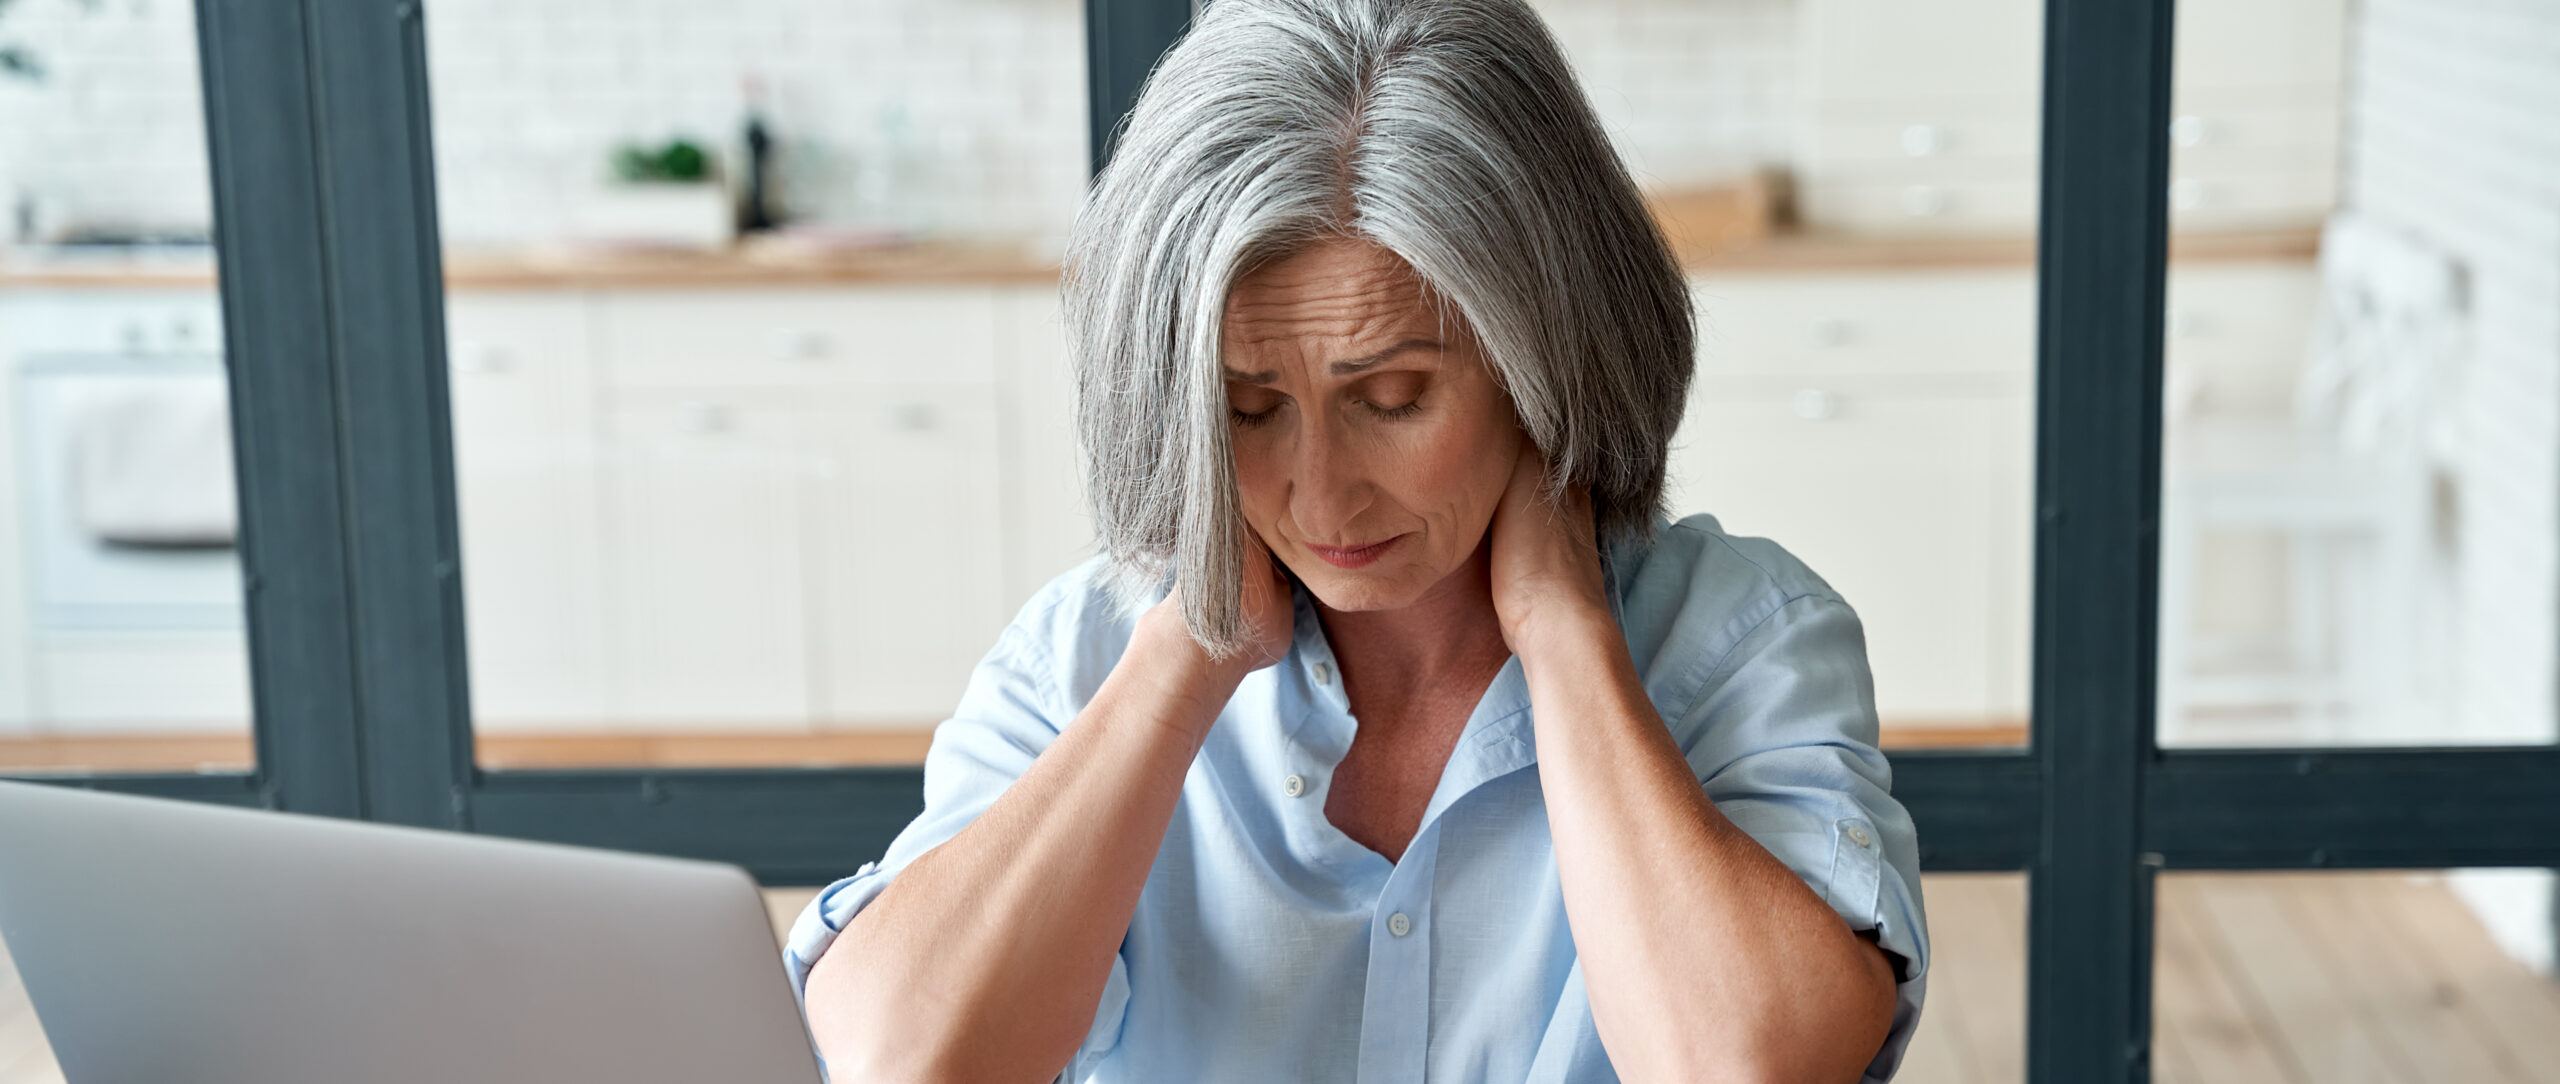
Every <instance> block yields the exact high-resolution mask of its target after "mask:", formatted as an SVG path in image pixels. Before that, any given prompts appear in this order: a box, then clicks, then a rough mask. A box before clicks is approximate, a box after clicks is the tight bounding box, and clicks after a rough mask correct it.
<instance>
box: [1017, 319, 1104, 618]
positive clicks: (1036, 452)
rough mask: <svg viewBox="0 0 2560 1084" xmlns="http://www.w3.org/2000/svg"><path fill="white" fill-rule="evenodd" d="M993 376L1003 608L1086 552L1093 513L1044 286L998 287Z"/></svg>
mask: <svg viewBox="0 0 2560 1084" xmlns="http://www.w3.org/2000/svg"><path fill="white" fill-rule="evenodd" d="M1004 302H1005V304H1004V307H1003V308H1002V309H1001V310H1000V312H1001V314H1002V319H1003V321H1004V325H1005V334H1004V337H1003V340H1002V343H1003V351H1002V353H1001V355H1000V361H999V366H1000V368H999V369H998V372H999V374H1000V379H999V380H998V382H997V384H996V409H997V417H998V418H999V419H1001V425H1002V431H1001V432H1000V433H999V434H998V438H999V440H1000V442H1001V450H1002V454H1003V457H1004V458H1003V465H1002V469H1003V471H1004V479H1005V485H1004V492H1005V499H1004V500H1005V503H1004V515H1005V531H1004V540H1005V551H1006V552H1005V555H1004V562H1005V577H1006V583H1005V609H1006V612H1008V613H1010V612H1012V610H1013V609H1015V608H1017V607H1019V606H1020V605H1021V604H1022V602H1023V601H1024V600H1025V599H1028V598H1030V597H1031V594H1032V592H1034V591H1037V590H1039V589H1040V588H1041V587H1042V586H1043V585H1045V584H1047V583H1048V582H1049V581H1050V580H1051V579H1052V578H1054V577H1056V576H1057V575H1058V574H1059V573H1061V572H1065V571H1066V570H1068V569H1070V568H1073V567H1075V565H1076V563H1077V562H1079V561H1082V560H1084V559H1085V558H1087V557H1090V556H1092V555H1093V552H1094V538H1093V517H1092V514H1091V513H1090V512H1089V511H1088V510H1087V506H1086V504H1085V496H1084V478H1083V475H1082V473H1081V472H1080V471H1079V470H1078V469H1077V463H1076V454H1077V453H1076V419H1075V410H1076V404H1075V384H1074V377H1073V374H1072V373H1071V372H1069V370H1068V357H1067V339H1066V334H1067V333H1066V328H1065V327H1064V326H1063V325H1062V324H1061V323H1060V319H1059V312H1058V291H1057V289H1056V288H1055V287H1051V286H1037V287H1024V288H1021V289H1016V290H1008V291H1006V295H1005V298H1004Z"/></svg>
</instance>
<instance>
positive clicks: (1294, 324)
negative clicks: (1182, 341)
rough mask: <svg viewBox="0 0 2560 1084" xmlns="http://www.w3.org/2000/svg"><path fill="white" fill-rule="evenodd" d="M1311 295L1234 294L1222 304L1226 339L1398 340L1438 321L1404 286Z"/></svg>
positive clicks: (1372, 285) (1349, 286)
mask: <svg viewBox="0 0 2560 1084" xmlns="http://www.w3.org/2000/svg"><path fill="white" fill-rule="evenodd" d="M1326 285H1327V286H1329V287H1333V288H1331V289H1325V290H1323V291H1322V292H1318V293H1314V294H1300V295H1297V296H1288V297H1270V296H1268V295H1267V291H1262V290H1254V289H1251V288H1247V289H1240V290H1238V291H1236V293H1235V295H1233V296H1231V297H1230V298H1229V301H1228V305H1227V320H1226V327H1227V337H1228V338H1229V339H1230V340H1231V341H1234V342H1236V343H1239V344H1254V343H1263V342H1271V341H1276V340H1304V339H1341V340H1356V339H1361V338H1364V337H1369V336H1392V337H1396V338H1402V337H1404V336H1403V332H1405V331H1407V330H1409V329H1411V328H1414V327H1420V326H1426V324H1427V326H1430V327H1432V328H1433V329H1434V330H1435V331H1436V330H1437V328H1438V325H1439V320H1438V317H1437V315H1436V314H1435V313H1434V312H1433V311H1432V309H1431V306H1430V305H1429V304H1428V302H1427V301H1426V300H1425V298H1424V297H1423V294H1422V291H1421V290H1420V289H1419V288H1417V287H1415V286H1413V285H1412V284H1410V283H1378V282H1367V283H1358V282H1353V283H1334V282H1328V283H1326Z"/></svg>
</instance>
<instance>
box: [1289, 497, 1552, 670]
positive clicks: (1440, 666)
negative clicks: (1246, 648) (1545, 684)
mask: <svg viewBox="0 0 2560 1084" xmlns="http://www.w3.org/2000/svg"><path fill="white" fill-rule="evenodd" d="M1316 616H1317V617H1318V618H1319V619H1320V620H1322V621H1323V622H1324V634H1325V639H1327V640H1328V641H1330V642H1331V643H1332V644H1333V652H1334V657H1335V658H1336V659H1337V660H1338V661H1339V662H1340V663H1341V665H1342V667H1343V670H1344V677H1345V678H1346V679H1348V678H1349V677H1350V670H1351V669H1352V668H1353V667H1355V666H1356V667H1358V668H1360V669H1361V670H1363V671H1367V672H1369V673H1373V674H1378V675H1381V676H1383V675H1387V674H1394V675H1397V676H1398V678H1399V679H1400V680H1399V683H1403V682H1414V683H1417V684H1426V685H1427V684H1429V683H1435V682H1438V681H1441V680H1444V679H1459V678H1464V677H1467V676H1471V675H1478V674H1481V675H1485V676H1487V677H1490V675H1491V674H1492V673H1493V672H1494V671H1496V670H1499V669H1501V668H1502V663H1503V661H1504V660H1506V659H1508V658H1510V657H1511V647H1510V645H1509V644H1507V643H1505V642H1504V641H1503V639H1502V621H1501V616H1500V614H1498V613H1497V612H1496V611H1495V610H1494V607H1493V535H1492V533H1491V532H1487V533H1486V535H1485V540H1484V541H1483V542H1482V543H1480V544H1478V545H1477V546H1476V551H1475V552H1474V553H1473V554H1471V555H1469V556H1468V558H1467V561H1466V563H1465V564H1462V565H1459V566H1458V567H1457V569H1456V570H1454V571H1452V572H1450V573H1449V574H1448V575H1446V576H1443V577H1441V578H1440V582H1439V583H1436V584H1433V585H1432V586H1431V588H1430V589H1429V590H1427V591H1425V592H1423V594H1422V597H1420V598H1417V599H1415V600H1414V601H1413V602H1412V603H1411V604H1409V605H1405V606H1400V607H1397V608H1395V609H1392V610H1336V609H1333V608H1331V607H1328V606H1326V605H1325V604H1324V603H1323V602H1322V601H1321V600H1319V601H1317V602H1316ZM1355 660H1356V661H1355Z"/></svg>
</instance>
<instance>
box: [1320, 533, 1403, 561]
mask: <svg viewBox="0 0 2560 1084" xmlns="http://www.w3.org/2000/svg"><path fill="white" fill-rule="evenodd" d="M1404 538H1405V536H1403V535H1397V536H1395V537H1394V538H1390V539H1387V540H1386V541H1383V542H1372V543H1369V544H1368V545H1365V546H1319V545H1316V544H1314V543H1312V542H1310V543H1308V544H1307V548H1308V549H1310V550H1313V551H1315V555H1316V556H1318V557H1322V558H1324V559H1325V563H1326V564H1330V565H1332V566H1334V567H1336V568H1358V567H1360V566H1362V565H1365V564H1368V563H1370V562H1372V561H1375V560H1377V559H1378V558H1380V557H1384V556H1386V553H1387V551H1388V550H1389V549H1391V548H1393V547H1394V546H1395V544H1396V543H1398V542H1402V541H1404Z"/></svg>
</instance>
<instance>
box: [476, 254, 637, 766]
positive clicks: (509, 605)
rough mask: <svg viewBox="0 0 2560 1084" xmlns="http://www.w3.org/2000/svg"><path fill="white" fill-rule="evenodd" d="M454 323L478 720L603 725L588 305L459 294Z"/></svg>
mask: <svg viewBox="0 0 2560 1084" xmlns="http://www.w3.org/2000/svg"><path fill="white" fill-rule="evenodd" d="M446 328H447V335H446V341H447V344H448V346H449V347H450V350H451V358H450V360H449V362H448V369H449V371H450V374H451V379H452V403H453V459H454V490H455V497H456V499H457V501H458V503H459V505H460V513H461V526H462V571H463V576H462V587H463V607H464V621H465V628H466V630H467V632H466V635H467V636H468V638H469V641H470V656H471V701H472V715H473V718H474V720H475V724H476V725H477V726H478V727H480V728H481V729H484V730H506V729H511V728H524V727H531V728H539V729H561V728H569V727H584V726H594V725H597V724H598V723H600V722H601V721H602V720H603V719H604V703H605V693H604V619H603V610H602V607H603V597H602V592H603V581H602V578H601V573H600V571H599V569H598V567H597V566H598V563H599V559H600V556H601V553H602V548H601V542H600V539H599V528H600V523H599V514H600V513H599V510H598V489H599V486H600V485H601V479H600V478H599V477H598V474H597V471H596V440H597V433H596V419H595V406H594V398H593V392H592V385H591V383H590V379H591V373H590V369H589V366H590V361H591V356H590V354H589V351H588V349H587V341H586V318H585V309H584V304H583V302H582V301H581V300H580V297H579V295H577V294H575V293H570V292H560V291H544V292H541V293H528V294H486V293H468V292H466V293H456V294H454V295H452V297H451V299H450V302H449V304H448V306H447V309H446Z"/></svg>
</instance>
